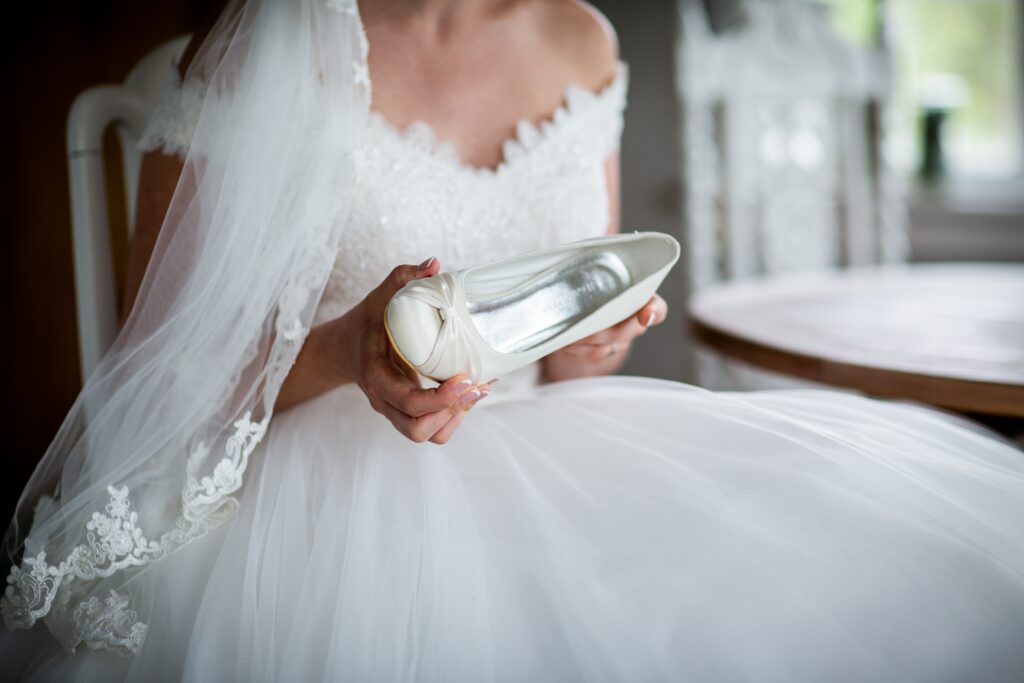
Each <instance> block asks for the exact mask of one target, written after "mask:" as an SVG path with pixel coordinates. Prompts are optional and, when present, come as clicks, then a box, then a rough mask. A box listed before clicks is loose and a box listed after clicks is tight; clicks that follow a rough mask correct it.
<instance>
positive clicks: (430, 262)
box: [416, 256, 437, 270]
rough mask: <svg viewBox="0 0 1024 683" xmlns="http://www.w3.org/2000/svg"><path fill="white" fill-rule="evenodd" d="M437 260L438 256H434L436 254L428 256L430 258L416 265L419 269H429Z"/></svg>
mask: <svg viewBox="0 0 1024 683" xmlns="http://www.w3.org/2000/svg"><path fill="white" fill-rule="evenodd" d="M436 260H437V258H436V257H434V256H431V257H430V258H428V259H427V260H426V261H424V262H423V263H421V264H419V265H418V266H416V269H417V270H426V269H427V268H429V267H430V266H431V265H433V263H434V261H436Z"/></svg>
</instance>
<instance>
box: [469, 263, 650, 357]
mask: <svg viewBox="0 0 1024 683" xmlns="http://www.w3.org/2000/svg"><path fill="white" fill-rule="evenodd" d="M632 284H633V278H632V276H631V275H630V273H629V269H628V268H627V267H626V264H625V263H624V262H623V261H622V258H621V257H619V256H618V255H617V254H615V253H614V252H612V251H603V250H601V249H594V250H591V251H586V252H584V253H582V254H576V255H574V256H572V257H570V258H568V259H566V260H565V261H562V262H561V263H558V264H556V265H554V266H552V267H551V268H549V269H547V270H545V271H544V272H542V273H540V274H539V275H536V276H534V277H533V278H531V279H530V280H528V281H527V282H525V283H523V284H521V285H519V286H517V287H514V288H513V289H511V290H509V291H508V292H506V293H504V294H499V295H497V296H492V297H489V298H488V299H486V300H481V301H467V302H466V307H467V309H468V310H469V316H470V318H471V319H472V321H473V324H474V325H475V326H476V329H477V331H479V332H480V336H482V337H483V338H484V340H486V341H487V343H488V344H490V345H491V346H492V347H493V348H494V349H495V350H497V351H500V352H502V353H522V352H524V351H528V350H529V349H532V348H534V347H536V346H539V345H540V344H543V343H545V342H547V341H548V340H550V339H552V338H553V337H555V336H557V335H559V334H561V333H562V332H564V331H565V330H567V329H569V328H570V327H572V326H573V325H575V324H576V323H577V322H579V321H580V320H582V319H583V318H585V317H586V316H588V315H590V314H591V313H593V312H594V311H596V310H597V309H598V308H600V307H601V306H603V305H604V304H606V303H608V302H609V301H611V300H612V299H614V298H615V297H616V296H618V295H619V294H621V293H622V292H624V291H625V290H626V289H628V288H629V287H630V286H631V285H632Z"/></svg>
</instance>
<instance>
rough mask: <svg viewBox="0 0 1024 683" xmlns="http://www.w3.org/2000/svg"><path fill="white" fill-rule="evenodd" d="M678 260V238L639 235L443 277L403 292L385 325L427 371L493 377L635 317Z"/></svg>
mask: <svg viewBox="0 0 1024 683" xmlns="http://www.w3.org/2000/svg"><path fill="white" fill-rule="evenodd" d="M678 258H679V243H678V242H676V240H674V239H673V238H672V237H669V236H668V235H664V234H662V233H658V232H643V233H641V232H637V233H632V234H627V235H612V236H607V237H595V238H592V239H586V240H582V241H579V242H572V243H570V244H564V245H561V246H558V247H553V248H551V249H544V250H542V251H537V252H533V253H530V254H524V255H521V256H515V257H512V258H508V259H504V260H501V261H495V262H494V263H488V264H483V265H478V266H474V267H472V268H467V269H466V270H460V271H457V272H454V273H439V274H438V275H434V276H432V277H428V278H424V279H421V280H413V281H412V282H409V283H408V284H406V285H405V287H403V288H402V289H401V290H399V291H398V293H397V294H395V295H394V297H392V299H391V301H390V302H388V306H387V309H386V310H385V312H384V327H385V329H386V330H387V334H388V339H390V341H391V344H392V346H393V347H394V348H395V350H396V351H397V353H398V355H399V356H401V358H402V360H404V361H405V362H406V363H408V364H409V366H411V367H412V368H413V369H414V370H416V372H418V373H420V374H421V375H423V376H425V377H427V378H429V379H432V380H434V381H437V382H441V381H444V380H445V379H448V378H450V377H454V376H455V375H459V374H464V375H467V376H468V377H469V378H470V379H472V380H473V381H474V382H476V383H480V382H484V381H490V380H491V379H494V378H498V377H502V376H504V375H506V374H508V373H510V372H512V371H514V370H518V369H519V368H522V367H525V366H526V365H529V364H530V363H533V362H534V361H537V360H540V359H541V358H543V357H544V356H546V355H548V354H549V353H551V352H553V351H557V350H558V349H560V348H562V347H563V346H566V345H568V344H571V343H573V342H575V341H579V340H580V339H583V338H584V337H587V336H589V335H591V334H594V333H595V332H599V331H601V330H603V329H605V328H608V327H611V326H612V325H615V324H616V323H618V322H621V321H622V320H625V319H626V318H628V317H629V316H630V315H632V314H634V313H636V312H637V311H638V310H640V308H642V307H643V305H644V304H646V303H647V302H648V301H649V300H650V298H651V296H653V295H654V292H655V291H656V290H657V289H658V285H660V284H661V281H662V280H664V279H665V276H666V275H667V274H668V271H669V270H670V269H671V268H672V266H673V264H675V262H676V260H677V259H678Z"/></svg>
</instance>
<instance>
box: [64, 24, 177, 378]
mask: <svg viewBox="0 0 1024 683" xmlns="http://www.w3.org/2000/svg"><path fill="white" fill-rule="evenodd" d="M188 39H189V36H182V37H180V38H177V39H175V40H172V41H170V42H168V43H166V44H164V45H162V46H160V47H158V48H157V49H155V50H153V51H152V52H150V53H149V54H148V55H146V56H145V57H144V58H143V59H142V60H141V61H139V63H138V64H137V65H136V66H135V68H133V69H132V70H131V72H130V73H129V74H128V78H126V79H125V81H124V83H122V84H120V85H101V86H97V87H94V88H89V89H88V90H86V91H84V92H82V93H81V94H80V95H79V96H78V97H76V98H75V101H74V103H73V104H72V105H71V112H70V113H69V115H68V128H67V150H68V178H69V181H70V185H71V225H72V227H71V231H72V238H73V243H74V258H75V292H76V301H77V305H78V347H79V355H80V357H81V366H82V379H83V381H84V380H85V379H87V378H88V377H89V375H90V374H91V373H92V371H93V370H94V369H95V367H96V365H97V364H98V363H99V361H100V359H101V358H102V357H103V354H104V353H106V351H107V349H108V348H109V347H110V345H111V344H112V343H113V341H114V338H115V337H116V336H117V330H118V310H117V292H116V290H115V285H114V282H115V278H114V272H113V258H112V255H111V245H110V219H109V214H108V206H109V204H108V197H107V193H106V188H105V182H104V169H103V134H104V132H105V131H106V129H107V127H108V126H111V125H113V126H115V129H116V130H117V133H118V137H119V141H120V146H121V157H122V164H123V168H124V184H125V192H124V196H125V203H126V206H125V209H126V214H125V215H126V216H127V223H128V235H129V237H130V236H131V234H132V229H133V227H134V226H133V222H134V220H135V200H136V195H137V193H138V186H139V166H140V163H141V161H142V154H141V153H140V152H139V151H138V150H137V149H136V143H137V142H138V141H139V137H140V136H141V135H142V132H143V130H144V128H145V125H146V119H147V117H148V115H149V112H150V111H151V110H152V108H153V106H154V105H155V104H156V100H157V98H158V97H159V94H160V91H161V89H162V88H163V86H164V84H165V83H166V81H167V77H168V72H169V69H170V67H171V65H172V64H174V63H176V61H177V60H178V58H179V57H180V56H181V53H182V52H183V51H184V49H185V46H186V45H187V44H188Z"/></svg>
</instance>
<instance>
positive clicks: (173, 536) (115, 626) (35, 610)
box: [0, 413, 270, 654]
mask: <svg viewBox="0 0 1024 683" xmlns="http://www.w3.org/2000/svg"><path fill="white" fill-rule="evenodd" d="M269 421H270V416H269V415H268V416H267V417H265V418H264V419H263V420H261V421H259V422H253V421H252V419H251V416H250V414H249V413H246V414H245V415H244V416H243V417H242V418H241V419H239V420H237V421H236V422H235V424H234V427H235V431H234V433H233V434H232V435H231V436H230V437H229V438H228V440H227V445H226V446H225V451H226V455H225V456H224V457H223V458H222V459H221V460H220V462H218V463H217V465H216V466H215V467H214V469H213V473H212V474H211V475H209V476H206V477H203V478H201V479H197V474H196V473H197V470H198V466H199V464H200V463H202V462H203V461H204V460H205V459H206V457H207V456H208V454H209V449H208V448H207V447H206V446H205V445H204V444H202V443H200V444H199V446H197V447H196V449H195V450H194V451H193V453H192V454H191V456H190V457H189V459H188V465H187V471H188V478H187V481H186V484H185V487H184V489H183V491H182V514H181V515H180V516H179V517H178V518H177V520H175V524H174V527H173V528H172V529H171V530H169V531H167V532H165V533H163V534H162V535H161V536H160V537H159V538H158V539H156V540H149V539H147V538H146V536H145V534H144V533H143V531H142V529H141V528H140V527H139V524H138V521H139V518H138V513H137V512H135V511H134V510H132V508H131V501H130V500H129V498H128V487H127V486H122V487H121V488H115V487H113V486H110V487H108V488H107V493H108V494H109V496H110V500H109V502H108V503H107V504H106V506H105V508H104V509H105V514H104V513H102V512H94V513H93V514H92V518H91V519H90V520H89V522H88V523H87V524H86V534H85V542H84V543H82V544H81V545H78V546H77V547H75V549H74V550H72V551H71V553H70V554H69V555H68V556H67V558H66V559H65V560H64V561H63V562H61V563H60V564H57V565H51V564H49V563H48V562H47V561H46V553H45V552H40V553H38V554H37V555H36V556H35V557H28V558H25V559H24V560H23V562H22V565H21V566H20V567H18V566H15V567H13V568H12V569H11V573H10V575H9V576H8V577H7V583H8V586H7V590H6V591H5V594H4V598H3V600H2V601H0V602H2V604H0V610H2V612H3V618H4V622H5V623H6V624H7V626H8V628H12V629H13V628H30V627H31V626H33V625H34V624H35V622H36V621H37V620H38V619H40V618H41V617H44V616H45V617H46V621H47V626H49V627H50V630H51V631H52V632H53V633H54V634H55V635H56V636H57V637H58V638H59V639H60V640H61V643H62V644H63V645H64V647H65V648H67V649H68V650H69V651H71V652H74V650H75V647H76V646H77V645H78V643H80V642H85V643H86V645H87V646H88V647H89V648H91V649H97V648H103V649H107V650H111V651H112V652H117V653H119V654H131V653H134V652H136V651H137V650H138V648H139V646H141V644H142V640H143V638H144V637H145V633H146V625H145V624H143V623H141V622H139V621H138V618H137V615H136V614H135V612H133V611H131V610H128V609H127V600H128V599H127V597H124V596H121V595H120V594H118V593H116V592H115V591H111V593H110V596H109V597H108V598H107V599H106V600H105V601H104V602H103V604H100V602H99V601H98V599H97V598H96V597H95V596H94V597H92V598H90V599H89V600H86V601H85V602H82V603H80V604H79V605H77V606H76V607H74V608H72V609H69V608H67V607H64V606H63V605H61V606H60V608H59V609H54V603H55V601H57V602H60V599H61V594H62V593H66V591H64V590H62V589H63V588H64V587H66V585H67V582H68V581H69V580H70V579H80V580H82V581H91V580H94V579H97V578H106V577H109V576H111V575H113V574H114V573H115V572H117V571H119V570H122V569H126V568H128V567H132V566H141V565H144V564H147V563H149V562H152V561H153V560H156V559H158V558H160V557H162V556H164V555H167V554H168V553H170V552H172V551H174V550H176V549H177V548H179V547H181V546H182V545H183V544H185V543H187V542H189V541H192V540H195V539H196V538H199V537H200V536H202V535H204V534H206V533H207V532H208V531H210V530H211V529H213V528H215V527H216V526H218V525H219V524H221V523H222V522H224V521H225V520H226V519H228V518H229V517H230V516H231V515H232V514H233V513H234V510H235V508H236V507H237V505H238V502H237V500H236V499H234V498H231V497H230V494H231V493H234V492H235V491H237V490H238V489H239V487H240V486H241V484H242V474H243V472H244V471H245V468H246V465H247V464H248V458H249V456H250V455H251V454H252V452H253V450H255V448H256V446H257V444H258V443H259V442H260V440H261V439H262V438H263V435H264V434H265V433H266V430H267V425H268V424H269ZM64 599H65V600H67V599H68V595H67V594H65V595H64Z"/></svg>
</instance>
